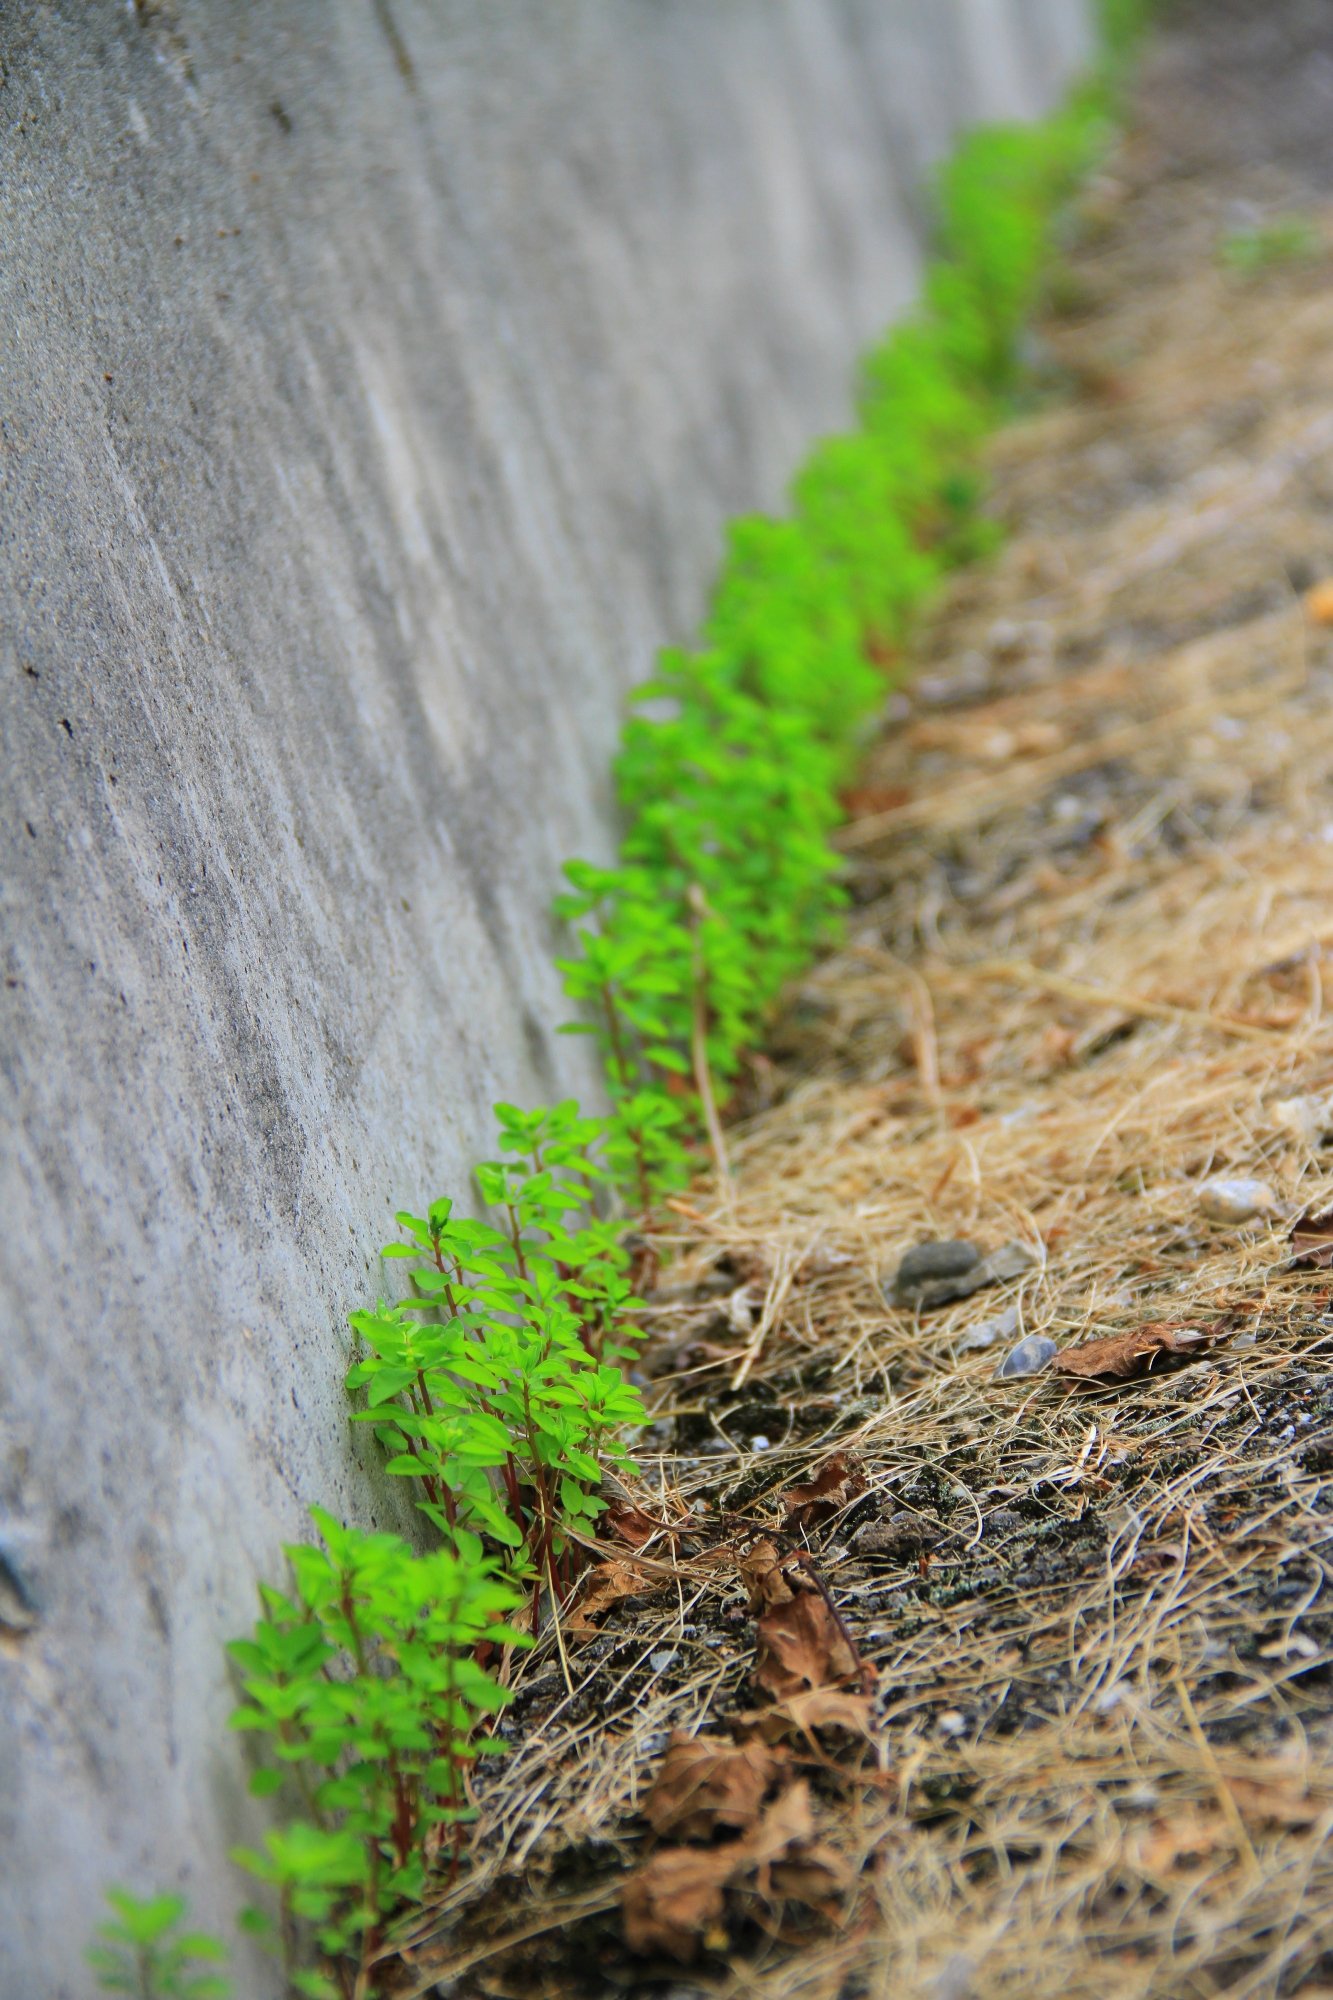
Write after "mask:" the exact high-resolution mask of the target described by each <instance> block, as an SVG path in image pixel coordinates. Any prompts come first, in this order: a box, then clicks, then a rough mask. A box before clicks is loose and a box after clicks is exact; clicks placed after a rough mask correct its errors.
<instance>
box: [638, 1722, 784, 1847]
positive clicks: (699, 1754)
mask: <svg viewBox="0 0 1333 2000" xmlns="http://www.w3.org/2000/svg"><path fill="white" fill-rule="evenodd" d="M783 1762H784V1759H783V1757H782V1755H781V1754H780V1753H779V1752H777V1751H774V1750H771V1749H770V1748H769V1747H768V1745H767V1744H766V1743H757V1742H753V1741H752V1742H748V1743H740V1744H737V1743H727V1742H724V1741H723V1740H722V1739H721V1738H720V1737H716V1736H690V1735H689V1734H688V1733H687V1732H685V1731H684V1730H675V1731H673V1732H672V1736H671V1741H670V1743H669V1744H668V1746H667V1751H666V1755H665V1756H664V1757H663V1759H662V1764H661V1768H660V1769H659V1771H658V1773H657V1776H656V1778H654V1780H653V1787H652V1790H651V1791H650V1792H649V1794H648V1797H647V1799H646V1800H645V1802H644V1808H643V1810H644V1813H645V1814H646V1816H647V1819H648V1822H649V1824H650V1825H651V1827H652V1829H653V1832H654V1833H659V1834H668V1833H670V1834H675V1835H677V1836H678V1837H679V1838H680V1839H682V1840H706V1839H707V1838H708V1836H709V1835H710V1834H711V1833H714V1832H715V1831H716V1830H717V1828H719V1827H730V1828H733V1829H735V1830H736V1831H737V1832H746V1831H748V1829H749V1828H751V1827H753V1826H754V1825H756V1824H757V1822H758V1819H759V1814H760V1809H761V1808H762V1806H763V1802H764V1797H765V1794H766V1793H767V1792H768V1790H769V1789H770V1787H771V1786H772V1784H773V1781H774V1779H775V1777H776V1776H777V1774H778V1772H779V1771H780V1770H781V1769H782V1766H783Z"/></svg>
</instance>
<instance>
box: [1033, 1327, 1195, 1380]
mask: <svg viewBox="0 0 1333 2000" xmlns="http://www.w3.org/2000/svg"><path fill="white" fill-rule="evenodd" d="M1212 1337H1213V1336H1212V1334H1211V1332H1209V1331H1206V1330H1205V1329H1203V1328H1201V1327H1197V1326H1179V1327H1176V1326H1171V1325H1169V1324H1168V1323H1167V1322H1166V1321H1165V1320H1149V1321H1148V1323H1147V1324H1146V1325H1145V1326H1136V1327H1133V1328H1131V1329H1130V1331H1129V1332H1128V1333H1108V1334H1106V1335H1104V1336H1103V1338H1102V1339H1100V1340H1085V1341H1084V1342H1083V1344H1082V1346H1081V1347H1072V1348H1070V1349H1068V1350H1067V1351H1066V1352H1065V1353H1064V1354H1057V1355H1056V1357H1055V1359H1054V1361H1052V1363H1051V1372H1052V1373H1053V1374H1055V1375H1075V1376H1079V1377H1082V1378H1090V1377H1096V1376H1110V1377H1113V1378H1114V1379H1115V1380H1116V1381H1119V1382H1130V1381H1132V1380H1133V1379H1134V1377H1135V1376H1137V1375H1147V1374H1149V1373H1150V1372H1151V1370H1152V1368H1153V1365H1154V1363H1155V1362H1156V1361H1157V1360H1158V1358H1159V1356H1161V1355H1180V1354H1197V1353H1198V1351H1199V1349H1200V1348H1201V1347H1202V1346H1204V1345H1205V1344H1206V1342H1207V1341H1209V1340H1210V1339H1211V1338H1212Z"/></svg>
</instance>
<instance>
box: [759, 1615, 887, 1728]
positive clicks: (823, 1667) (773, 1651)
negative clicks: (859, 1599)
mask: <svg viewBox="0 0 1333 2000" xmlns="http://www.w3.org/2000/svg"><path fill="white" fill-rule="evenodd" d="M862 1664H863V1663H862V1661H861V1660H860V1659H859V1657H858V1655H857V1653H856V1651H855V1649H854V1648H853V1646H852V1645H851V1643H850V1642H849V1640H848V1638H847V1635H846V1633H845V1632H844V1631H843V1630H842V1628H841V1626H840V1625H839V1623H838V1620H837V1618H836V1617H835V1615H834V1613H833V1611H832V1610H831V1609H830V1607H829V1606H828V1605H827V1604H826V1603H825V1601H824V1599H823V1598H822V1597H819V1596H816V1595H815V1594H814V1593H813V1592H809V1591H802V1592H801V1594H800V1595H799V1596H796V1597H793V1598H791V1600H790V1601H789V1602H788V1603H786V1604H774V1605H773V1606H772V1607H771V1608H770V1609H769V1610H767V1611H765V1612H764V1614H763V1616H762V1617H761V1618H760V1620H759V1630H758V1659H757V1661H756V1664H755V1673H754V1677H755V1680H756V1682H757V1684H758V1685H759V1686H760V1687H761V1688H762V1689H763V1690H764V1692H765V1693H766V1694H771V1695H772V1696H773V1698H774V1700H775V1701H787V1700H789V1699H790V1698H791V1696H792V1695H801V1694H805V1693H806V1692H807V1691H808V1690H809V1689H811V1688H826V1687H832V1686H836V1685H837V1684H838V1683H839V1682H841V1681H848V1680H859V1679H860V1677H861V1672H862Z"/></svg>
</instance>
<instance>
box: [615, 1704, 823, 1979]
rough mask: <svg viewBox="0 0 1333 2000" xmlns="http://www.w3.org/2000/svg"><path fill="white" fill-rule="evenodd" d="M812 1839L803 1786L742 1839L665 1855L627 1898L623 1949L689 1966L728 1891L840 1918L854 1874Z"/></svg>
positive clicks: (640, 1874)
mask: <svg viewBox="0 0 1333 2000" xmlns="http://www.w3.org/2000/svg"><path fill="white" fill-rule="evenodd" d="M695 1741H696V1742H697V1741H698V1739H697V1738H696V1739H695ZM673 1747H675V1746H673ZM718 1747H719V1748H725V1746H718ZM670 1754H671V1753H670V1752H668V1757H669V1756H670ZM663 1770H664V1771H665V1765H664V1767H663ZM660 1775H661V1774H659V1777H660ZM814 1833H815V1825H814V1814H813V1812H812V1810H811V1805H810V1787H809V1785H808V1783H807V1782H806V1780H805V1779H804V1778H798V1779H797V1780H796V1782H795V1784H792V1785H789V1786H788V1788H787V1790H786V1791H785V1792H783V1793H782V1794H781V1795H780V1796H779V1797H778V1798H776V1799H774V1800H773V1801H772V1803H771V1804H770V1805H767V1806H765V1807H764V1809H763V1811H762V1814H761V1815H760V1816H759V1818H758V1821H757V1823H756V1824H755V1825H754V1826H753V1827H752V1829H751V1830H750V1831H749V1832H748V1833H746V1834H744V1835H743V1836H742V1837H741V1838H740V1839H738V1840H732V1841H727V1842H724V1843H723V1844H721V1845H718V1846H713V1847H707V1848H698V1847H668V1848H664V1849H663V1850H662V1852H661V1853H660V1854H655V1855H654V1856H653V1857H652V1859H651V1860H650V1861H646V1862H645V1863H644V1865H643V1866H642V1867H641V1868H638V1869H636V1870H635V1872H634V1873H633V1875H631V1876H630V1877H629V1879H628V1881H627V1882H626V1883H625V1885H624V1888H623V1889H622V1891H621V1911H622V1915H623V1919H624V1926H625V1942H626V1943H627V1944H628V1945H629V1948H630V1950H631V1951H636V1952H653V1951H666V1952H670V1954H671V1956H672V1957H673V1958H676V1959H679V1960H680V1961H681V1962H682V1963H684V1964H688V1963H689V1961H690V1960H691V1959H692V1958H693V1957H694V1955H695V1953H696V1952H697V1950H698V1948H699V1943H700V1940H701V1939H702V1938H703V1937H705V1935H706V1934H708V1933H710V1932H711V1933H717V1932H718V1931H719V1930H720V1928H721V1922H722V1917H723V1913H724V1909H725V1902H724V1894H723V1892H724V1890H725V1889H726V1888H727V1887H728V1886H730V1885H733V1884H741V1883H744V1884H746V1885H747V1886H748V1887H749V1888H751V1889H752V1891H753V1892H755V1893H757V1894H758V1895H760V1896H763V1897H768V1898H772V1897H775V1896H776V1897H780V1898H786V1899H788V1900H790V1901H793V1902H802V1903H806V1904H808V1905H809V1906H810V1908H812V1909H814V1910H816V1911H817V1912H818V1913H819V1914H820V1915H822V1916H825V1917H827V1918H830V1919H833V1918H836V1916H837V1915H838V1910H837V1901H838V1898H839V1897H841V1896H842V1895H843V1894H844V1893H845V1891H846V1890H847V1889H849V1888H850V1887H851V1885H852V1883H853V1881H854V1880H855V1876H854V1872H853V1870H852V1869H851V1867H850V1866H849V1864H848V1863H847V1862H846V1861H845V1860H844V1858H843V1856H842V1855H841V1854H839V1853H838V1852H837V1850H836V1849H835V1848H832V1847H830V1846H828V1845H827V1844H826V1843H825V1842H823V1841H817V1840H816V1839H815V1837H814ZM751 1877H753V1878H754V1879H753V1882H751V1881H750V1878H751ZM720 1941H721V1940H719V1942H720Z"/></svg>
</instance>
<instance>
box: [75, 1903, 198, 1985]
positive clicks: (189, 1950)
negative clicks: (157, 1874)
mask: <svg viewBox="0 0 1333 2000" xmlns="http://www.w3.org/2000/svg"><path fill="white" fill-rule="evenodd" d="M106 1900H107V1902H108V1903H109V1904H110V1905H111V1908H112V1910H113V1911H114V1912H115V1914H114V1916H113V1917H111V1918H110V1919H109V1920H108V1921H107V1922H106V1923H103V1924H99V1925H98V1927H97V1936H98V1938H99V1940H100V1942H99V1943H97V1944H95V1945H91V1946H90V1947H89V1949H88V1953H87V1958H88V1963H89V1965H90V1966H91V1967H92V1969H93V1971H94V1972H95V1973H96V1974H97V1983H98V1985H99V1986H100V1987H101V1988H102V1990H103V1992H105V1993H132V1994H134V1995H136V1996H137V2000H226V1996H227V1995H228V1994H229V1993H230V1992H231V1986H230V1984H229V1983H228V1981H227V1980H226V1979H225V1978H223V1976H222V1974H221V1973H219V1972H210V1971H208V1970H207V1968H208V1967H209V1966H217V1965H221V1964H223V1963H224V1962H225V1960H226V1957H227V1952H226V1947H225V1946H224V1945H222V1944H220V1943H219V1942H218V1940H217V1939H216V1938H212V1937H208V1936H206V1935H205V1934H204V1933H203V1932H202V1931H183V1930H181V1929H180V1925H181V1924H182V1923H183V1921H184V1919H185V1914H186V1908H187V1905H186V1901H185V1898H184V1896H175V1895H159V1896H132V1895H131V1894H130V1892H129V1890H128V1889H108V1890H107V1892H106ZM201 1968H202V1969H201Z"/></svg>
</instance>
